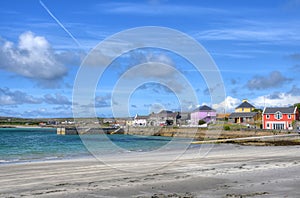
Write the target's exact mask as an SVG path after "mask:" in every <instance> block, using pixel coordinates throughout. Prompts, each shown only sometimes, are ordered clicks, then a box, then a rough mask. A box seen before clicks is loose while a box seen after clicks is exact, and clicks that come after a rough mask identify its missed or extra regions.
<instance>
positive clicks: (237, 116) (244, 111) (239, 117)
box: [228, 99, 261, 124]
mask: <svg viewBox="0 0 300 198" xmlns="http://www.w3.org/2000/svg"><path fill="white" fill-rule="evenodd" d="M254 109H255V107H254V106H253V105H252V104H250V103H248V101H247V100H245V99H244V100H243V102H242V104H240V105H239V106H237V107H236V108H235V112H234V113H231V114H230V115H229V118H228V121H229V122H232V123H239V124H243V123H244V124H247V123H248V124H249V123H255V122H256V121H257V120H259V119H260V115H261V114H260V113H258V112H252V111H253V110H254Z"/></svg>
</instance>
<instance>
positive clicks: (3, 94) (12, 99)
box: [0, 88, 72, 105]
mask: <svg viewBox="0 0 300 198" xmlns="http://www.w3.org/2000/svg"><path fill="white" fill-rule="evenodd" d="M42 103H46V104H55V105H71V104H72V102H71V101H70V100H69V99H68V98H67V97H66V96H63V95H61V94H60V93H56V94H54V95H52V94H46V95H44V96H43V97H35V96H32V95H29V94H28V93H26V92H23V91H19V90H16V91H13V90H11V89H9V88H0V105H23V104H42Z"/></svg>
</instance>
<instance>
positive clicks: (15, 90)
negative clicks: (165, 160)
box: [0, 0, 300, 118]
mask: <svg viewBox="0 0 300 198" xmlns="http://www.w3.org/2000/svg"><path fill="white" fill-rule="evenodd" d="M299 10H300V0H273V1H259V0H253V1H240V0H226V1H225V0H223V1H222V0H215V1H202V0H197V1H179V0H178V1H177V0H172V1H167V0H149V1H143V0H141V1H95V0H94V1H93V0H91V1H59V0H51V1H50V0H43V1H38V0H27V1H17V0H11V1H1V3H0V16H1V17H0V79H1V83H0V105H1V106H0V116H14V117H26V118H39V117H43V118H52V117H72V116H73V111H72V110H74V108H75V107H76V105H77V106H79V105H81V107H82V108H83V109H85V110H86V111H90V107H93V108H95V111H96V114H97V116H101V117H112V116H115V117H121V116H133V115H135V114H139V115H147V114H149V113H151V112H157V111H159V110H161V109H168V110H172V111H192V110H194V109H195V108H196V107H197V106H199V105H204V104H206V105H209V106H212V107H213V108H215V109H216V110H218V111H219V112H222V113H223V112H228V113H230V112H232V111H234V108H235V107H236V106H237V105H239V104H240V103H241V101H242V99H248V101H249V102H250V103H251V104H253V105H254V106H255V107H257V108H264V107H272V106H290V105H293V104H295V103H299V102H300V78H299V74H300V12H299ZM143 26H152V27H165V28H170V29H173V30H176V31H179V32H182V33H183V34H185V35H187V36H188V37H190V38H192V39H194V40H195V41H197V42H198V43H199V44H200V45H201V46H202V47H203V48H204V49H205V50H206V52H207V53H208V54H209V56H210V57H211V58H212V59H213V61H214V63H215V65H216V67H217V68H218V72H219V73H220V76H221V78H222V81H220V82H219V80H218V82H219V84H217V85H220V86H219V87H223V86H224V89H225V94H226V95H225V96H224V97H223V98H219V99H218V100H212V98H213V96H212V95H214V94H215V93H214V92H216V91H215V90H216V89H217V87H211V86H210V85H208V84H207V80H206V79H205V77H204V76H203V74H202V73H201V71H200V72H199V71H197V70H195V65H193V64H192V63H191V62H189V60H187V59H186V58H185V57H182V56H181V55H180V54H176V53H175V52H172V51H169V50H166V49H159V48H141V49H135V50H132V51H130V52H126V53H124V54H122V55H120V56H118V57H115V59H114V60H113V62H110V63H109V65H107V67H106V69H105V71H103V73H102V75H101V76H98V82H97V84H96V88H95V89H94V90H89V91H90V92H93V93H94V95H93V96H94V97H93V98H92V100H91V98H89V99H88V100H89V101H85V105H83V104H78V103H76V102H74V101H73V99H74V97H76V96H74V85H75V84H76V83H83V84H84V83H86V82H87V83H88V82H90V80H91V79H90V78H89V77H88V76H86V78H85V80H84V81H85V82H82V81H79V82H78V81H76V79H77V77H78V76H80V72H81V68H82V67H83V66H84V64H83V63H85V61H87V59H88V58H87V57H89V58H90V59H92V58H93V57H92V58H91V57H90V56H89V55H90V54H91V52H93V49H95V47H96V46H97V45H98V44H99V43H101V42H103V41H104V40H106V39H107V38H110V37H111V36H113V35H115V34H117V33H119V32H122V31H125V30H128V29H132V28H138V27H143ZM155 39H159V38H155ZM170 40H172V38H170ZM118 44H120V43H118ZM179 45H180V46H181V47H183V48H186V49H187V48H188V47H189V46H184V44H182V45H181V44H179ZM113 50H114V49H112V51H113ZM106 53H109V52H106ZM195 53H196V52H195ZM96 55H97V54H96ZM92 61H94V62H95V64H98V66H99V64H100V63H99V62H97V58H95V57H94V59H93V60H92ZM141 64H144V65H143V66H141ZM137 65H139V66H138V67H137ZM91 75H92V74H91ZM92 76H93V75H92ZM91 78H92V77H91ZM210 78H212V79H211V80H212V81H213V80H214V77H213V76H211V77H210ZM141 79H142V80H141ZM216 79H217V78H216ZM189 86H190V87H189ZM129 87H131V88H132V89H131V91H130V92H126V90H127V88H129ZM191 91H192V92H193V93H195V95H196V103H195V102H193V100H192V99H191V98H190V95H189V94H188V92H189V93H190V92H191ZM121 92H122V93H123V92H124V93H123V94H124V95H122V94H121ZM125 92H126V94H127V95H126V94H125ZM85 94H86V93H81V95H85ZM118 95H119V97H124V98H122V100H119V101H117V99H114V96H116V98H117V96H118ZM125 95H126V97H125ZM124 107H125V111H120V112H118V113H115V112H114V109H124ZM80 113H82V115H81V114H80V115H81V116H90V114H89V113H87V112H83V111H82V112H80Z"/></svg>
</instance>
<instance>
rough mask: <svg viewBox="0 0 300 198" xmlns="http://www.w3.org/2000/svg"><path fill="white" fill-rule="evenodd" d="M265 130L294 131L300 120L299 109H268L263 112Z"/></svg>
mask: <svg viewBox="0 0 300 198" xmlns="http://www.w3.org/2000/svg"><path fill="white" fill-rule="evenodd" d="M262 114H263V116H262V122H263V129H276V130H292V129H293V126H292V122H293V121H294V120H298V116H299V115H298V110H297V107H266V108H265V109H264V111H263V113H262Z"/></svg>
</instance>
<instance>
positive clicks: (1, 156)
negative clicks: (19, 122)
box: [0, 128, 185, 164]
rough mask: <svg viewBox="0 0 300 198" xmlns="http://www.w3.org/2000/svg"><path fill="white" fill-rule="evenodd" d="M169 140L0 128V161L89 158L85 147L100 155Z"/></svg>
mask: <svg viewBox="0 0 300 198" xmlns="http://www.w3.org/2000/svg"><path fill="white" fill-rule="evenodd" d="M81 138H83V139H84V143H83V141H82V139H81ZM171 139H172V138H168V137H153V136H129V135H86V136H82V137H80V136H78V135H66V136H63V135H56V129H44V128H43V129H41V128H2V129H0V164H1V163H19V162H29V161H43V160H53V159H70V158H80V157H89V156H91V154H90V152H89V151H88V149H87V148H86V146H89V148H94V149H98V151H99V150H100V151H101V153H104V154H105V153H108V154H110V153H111V152H114V149H113V148H112V147H118V148H121V149H118V152H130V151H136V152H144V151H150V150H156V149H159V148H160V147H162V146H164V145H166V144H168V143H169V142H170V140H171ZM182 141H185V140H184V139H183V140H182ZM112 143H113V144H112Z"/></svg>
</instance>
